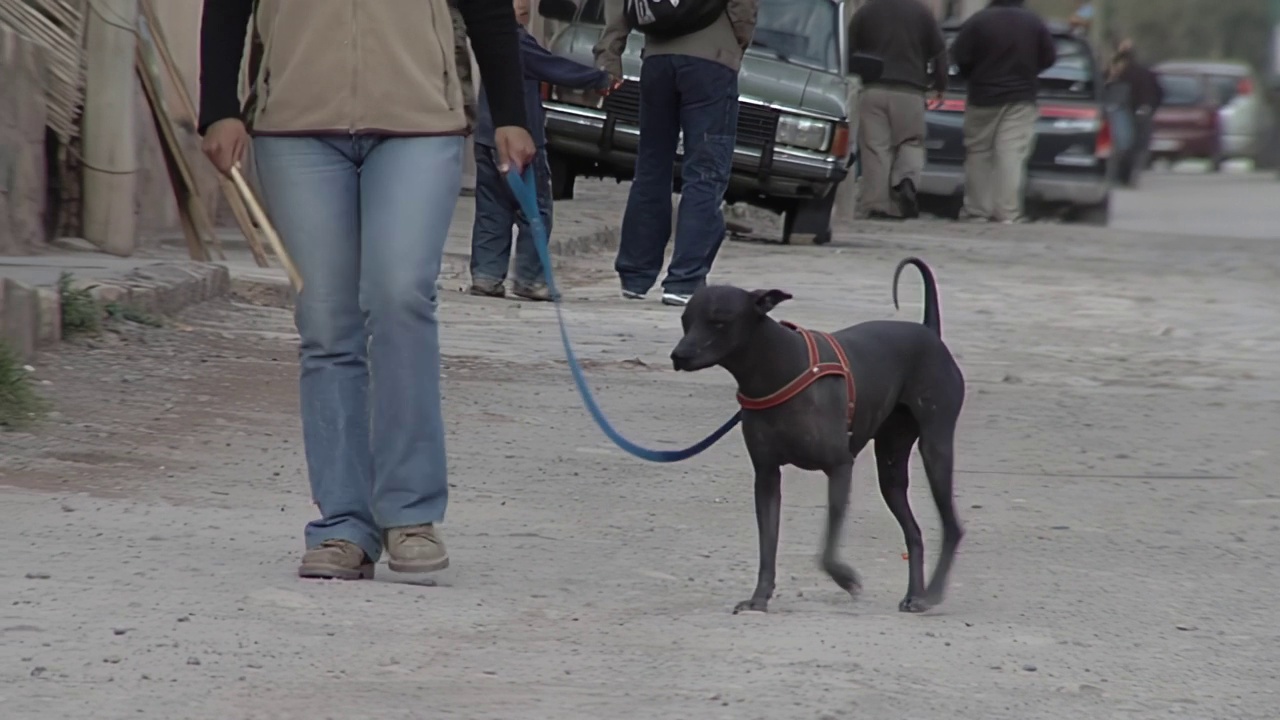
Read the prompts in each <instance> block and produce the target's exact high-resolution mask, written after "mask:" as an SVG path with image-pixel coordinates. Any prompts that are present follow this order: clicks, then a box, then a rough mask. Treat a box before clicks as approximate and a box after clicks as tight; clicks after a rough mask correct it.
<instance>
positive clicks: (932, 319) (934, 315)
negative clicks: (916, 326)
mask: <svg viewBox="0 0 1280 720" xmlns="http://www.w3.org/2000/svg"><path fill="white" fill-rule="evenodd" d="M908 265H914V266H915V268H916V269H917V270H919V271H920V277H921V278H922V279H923V280H924V326H925V327H927V328H929V329H930V330H932V331H934V332H936V333H938V337H942V313H941V312H940V311H939V310H938V282H937V280H935V279H934V278H933V270H931V269H929V266H928V265H927V264H925V261H923V260H921V259H920V258H918V257H909V258H907V259H905V260H903V261H902V262H900V263H898V268H897V269H896V270H894V271H893V309H895V310H897V309H898V279H899V278H900V277H901V276H902V271H903V270H904V269H906V267H907V266H908Z"/></svg>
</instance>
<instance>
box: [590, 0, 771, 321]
mask: <svg viewBox="0 0 1280 720" xmlns="http://www.w3.org/2000/svg"><path fill="white" fill-rule="evenodd" d="M758 7H759V0H683V2H680V3H676V4H672V3H669V2H667V1H666V0H606V5H605V13H606V14H605V17H606V19H607V25H606V27H605V30H604V34H603V35H601V37H600V42H599V43H597V44H596V46H595V58H596V66H597V67H599V68H602V69H604V70H605V71H607V72H608V73H609V74H610V75H613V76H614V77H622V53H623V52H624V51H625V50H626V46H627V35H628V34H629V33H630V32H631V30H632V29H638V30H641V31H642V32H644V33H645V46H644V62H643V66H642V69H641V71H640V144H639V148H638V150H637V152H636V172H635V180H634V181H633V182H632V184H631V193H630V195H629V197H628V198H627V209H626V211H625V212H624V214H623V216H622V239H621V244H620V246H619V247H618V258H617V261H616V263H615V269H616V270H617V272H618V277H619V279H620V280H621V283H622V295H623V297H625V298H628V299H633V300H638V299H641V298H643V297H644V296H645V295H646V294H647V293H648V291H649V289H650V288H651V287H653V284H654V283H655V282H656V281H657V279H658V275H659V273H661V272H662V260H663V256H664V255H665V253H666V247H667V241H668V240H669V239H670V238H671V192H672V188H673V169H672V165H673V163H674V162H675V161H676V160H677V154H676V147H677V143H678V142H679V141H680V139H681V134H682V133H683V139H684V157H683V163H682V166H681V189H680V209H679V219H678V221H677V225H676V229H675V252H674V253H673V254H672V257H671V264H670V266H669V267H668V269H667V277H666V278H665V279H664V280H663V283H662V286H663V293H662V302H663V303H665V304H667V305H684V304H685V303H687V302H688V301H689V296H690V295H692V294H693V291H694V290H697V289H698V287H700V286H702V285H705V284H706V278H707V274H708V273H709V272H710V271H711V265H712V263H713V262H714V261H715V257H716V253H717V252H718V251H719V250H720V243H721V242H722V241H723V240H724V234H725V224H724V214H723V212H722V208H721V202H722V201H723V199H724V193H725V190H726V189H727V188H728V186H729V174H730V172H731V171H732V169H733V148H734V144H735V143H736V140H737V123H738V70H739V68H740V67H741V65H742V56H743V53H745V52H746V49H747V46H748V45H750V44H751V36H752V34H753V33H754V32H755V26H756V11H757V9H758Z"/></svg>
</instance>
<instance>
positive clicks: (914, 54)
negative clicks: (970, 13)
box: [849, 0, 949, 219]
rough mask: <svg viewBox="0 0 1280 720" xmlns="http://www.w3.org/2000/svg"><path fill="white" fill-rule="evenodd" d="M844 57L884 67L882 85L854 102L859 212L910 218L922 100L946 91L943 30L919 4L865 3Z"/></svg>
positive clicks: (916, 0)
mask: <svg viewBox="0 0 1280 720" xmlns="http://www.w3.org/2000/svg"><path fill="white" fill-rule="evenodd" d="M849 51H850V52H851V53H853V52H859V53H868V54H871V55H876V56H879V57H880V58H882V59H883V60H884V71H883V73H882V74H881V76H880V78H879V79H878V80H876V81H875V82H873V83H869V84H868V85H867V86H866V87H864V88H863V89H862V92H861V94H860V95H859V97H858V147H859V158H860V159H861V162H862V180H861V184H860V186H859V196H858V204H859V206H860V209H861V210H863V211H865V212H866V213H867V216H868V217H870V218H872V219H900V218H913V217H916V216H918V215H919V214H920V212H919V206H918V205H917V201H916V187H917V186H918V185H919V184H920V174H921V173H922V172H923V171H924V134H925V120H924V109H925V108H924V106H925V97H924V96H925V93H926V92H927V91H928V90H930V89H932V90H933V92H934V93H935V94H936V95H941V93H942V92H943V91H944V90H946V88H947V66H948V64H949V63H948V61H947V45H946V42H945V41H944V40H943V39H942V30H941V29H940V28H939V27H938V21H937V19H936V18H934V16H933V12H932V11H930V10H929V8H927V7H925V6H924V4H923V3H921V2H920V0H870V2H868V3H867V4H866V5H863V6H862V7H861V8H859V9H858V11H857V12H856V13H854V15H853V20H852V22H851V23H850V29H849ZM930 63H932V65H933V68H932V73H929V72H928V67H929V65H930Z"/></svg>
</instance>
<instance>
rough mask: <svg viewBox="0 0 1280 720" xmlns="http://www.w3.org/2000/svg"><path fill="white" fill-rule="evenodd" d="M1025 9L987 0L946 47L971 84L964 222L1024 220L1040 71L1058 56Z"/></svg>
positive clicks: (1012, 0) (1013, 1)
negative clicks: (949, 49)
mask: <svg viewBox="0 0 1280 720" xmlns="http://www.w3.org/2000/svg"><path fill="white" fill-rule="evenodd" d="M1023 4H1024V1H1023V0H992V1H991V4H990V5H988V6H987V7H986V8H983V9H982V10H980V11H979V12H978V13H977V14H975V15H974V16H973V17H971V18H969V19H968V20H967V21H966V22H965V24H964V25H963V26H962V27H961V28H960V32H959V33H958V34H957V35H956V39H955V42H953V43H952V45H951V57H952V60H953V61H954V62H955V64H956V65H957V66H958V68H959V70H960V76H961V77H963V78H965V79H966V80H967V81H968V85H969V91H968V100H967V103H968V104H967V106H966V108H965V113H964V147H965V161H964V181H965V182H964V188H965V190H964V193H965V197H964V209H963V210H962V212H961V216H962V217H963V218H965V219H969V220H974V221H979V222H987V221H991V220H998V221H1000V222H1005V223H1015V222H1021V221H1022V219H1023V216H1022V194H1023V189H1024V186H1025V184H1026V176H1027V159H1028V158H1029V157H1030V155H1031V149H1032V147H1033V146H1034V144H1035V124H1036V118H1037V117H1038V116H1039V110H1038V108H1037V106H1036V96H1037V94H1038V93H1039V90H1040V82H1039V78H1040V73H1042V72H1044V71H1045V70H1047V69H1049V68H1050V67H1051V66H1052V65H1053V63H1054V62H1056V61H1057V59H1058V54H1057V50H1056V48H1055V46H1054V42H1053V36H1052V35H1051V34H1050V33H1049V29H1048V28H1047V27H1046V26H1045V24H1044V21H1042V20H1041V19H1040V17H1039V16H1038V15H1036V14H1035V13H1033V12H1031V11H1030V10H1027V9H1026V8H1025V7H1023Z"/></svg>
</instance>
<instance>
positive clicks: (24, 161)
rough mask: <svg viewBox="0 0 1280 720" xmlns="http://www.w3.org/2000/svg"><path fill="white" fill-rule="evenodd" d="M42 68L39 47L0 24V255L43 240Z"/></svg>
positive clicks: (36, 246) (32, 248) (34, 248)
mask: <svg viewBox="0 0 1280 720" xmlns="http://www.w3.org/2000/svg"><path fill="white" fill-rule="evenodd" d="M46 72H47V65H46V63H45V58H44V54H43V52H42V51H41V49H40V48H39V46H38V45H36V44H35V43H32V42H31V41H29V40H27V39H25V38H23V37H22V36H21V35H18V34H17V33H15V32H14V31H13V30H11V29H10V28H8V27H6V26H3V25H0V255H26V254H30V253H34V252H38V251H39V250H40V248H41V247H42V246H43V245H44V242H45V238H44V195H45V149H44V147H45V117H46V109H45V101H44V97H45V74H46Z"/></svg>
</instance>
